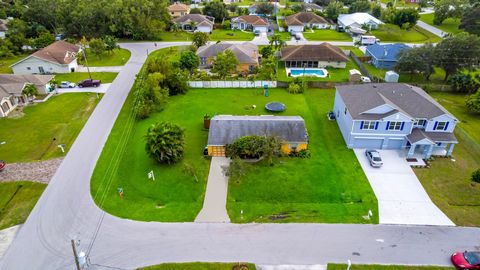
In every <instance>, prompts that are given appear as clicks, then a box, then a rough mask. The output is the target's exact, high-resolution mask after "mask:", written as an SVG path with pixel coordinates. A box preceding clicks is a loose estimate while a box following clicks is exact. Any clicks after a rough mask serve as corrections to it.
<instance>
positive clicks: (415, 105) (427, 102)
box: [336, 83, 455, 120]
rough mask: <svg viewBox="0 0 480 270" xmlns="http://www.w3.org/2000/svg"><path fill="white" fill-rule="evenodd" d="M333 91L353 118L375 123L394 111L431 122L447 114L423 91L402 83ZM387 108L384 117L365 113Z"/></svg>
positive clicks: (358, 86)
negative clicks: (378, 108) (389, 108)
mask: <svg viewBox="0 0 480 270" xmlns="http://www.w3.org/2000/svg"><path fill="white" fill-rule="evenodd" d="M336 89H337V91H338V93H339V95H340V96H341V97H342V99H343V102H344V103H345V106H347V108H348V111H349V112H350V115H351V116H352V118H353V119H357V120H379V119H382V118H384V117H387V116H389V115H392V114H395V113H397V112H402V113H404V114H406V115H407V116H408V117H411V118H412V119H421V118H424V119H432V118H434V117H437V116H441V115H444V114H447V115H450V116H451V117H453V118H455V117H454V116H453V115H452V114H450V113H449V112H448V111H447V110H446V109H445V108H444V107H443V106H442V105H440V104H439V103H438V102H437V101H435V100H434V99H433V98H432V97H431V96H429V95H428V94H427V93H426V92H425V91H423V90H422V89H421V88H419V87H415V86H412V85H409V84H404V83H368V84H356V85H337V86H336ZM384 104H387V105H390V106H391V107H392V108H393V110H392V111H391V112H388V113H385V114H372V113H366V112H367V111H369V110H371V109H373V108H376V107H378V106H381V105H384Z"/></svg>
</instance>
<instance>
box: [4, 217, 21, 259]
mask: <svg viewBox="0 0 480 270" xmlns="http://www.w3.org/2000/svg"><path fill="white" fill-rule="evenodd" d="M21 226H22V225H16V226H13V227H10V228H6V229H3V230H0V259H1V258H2V257H3V254H5V252H6V251H7V249H8V247H9V246H10V244H11V243H12V242H13V239H15V236H16V235H17V232H18V230H20V227H21Z"/></svg>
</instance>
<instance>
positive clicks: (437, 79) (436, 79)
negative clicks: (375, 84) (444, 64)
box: [363, 62, 445, 83]
mask: <svg viewBox="0 0 480 270" xmlns="http://www.w3.org/2000/svg"><path fill="white" fill-rule="evenodd" d="M363 65H364V66H365V68H366V69H367V70H368V72H370V74H371V75H373V76H376V77H378V78H382V79H383V78H385V72H387V71H389V70H388V69H378V68H376V67H375V66H373V65H371V64H369V63H366V62H364V63H363ZM399 75H400V77H399V82H405V83H443V78H444V77H445V71H444V70H443V69H441V68H437V67H436V68H435V72H434V73H433V74H432V75H431V76H430V80H429V81H426V80H425V78H424V77H423V76H422V75H421V74H407V73H400V74H399Z"/></svg>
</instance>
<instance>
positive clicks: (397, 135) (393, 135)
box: [351, 132, 408, 137]
mask: <svg viewBox="0 0 480 270" xmlns="http://www.w3.org/2000/svg"><path fill="white" fill-rule="evenodd" d="M351 134H352V135H365V134H368V133H353V132H352V133H351ZM372 135H375V136H387V137H388V136H392V137H401V136H407V135H408V134H382V133H380V134H379V133H372Z"/></svg>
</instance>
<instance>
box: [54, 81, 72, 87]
mask: <svg viewBox="0 0 480 270" xmlns="http://www.w3.org/2000/svg"><path fill="white" fill-rule="evenodd" d="M75 86H76V85H75V84H74V83H72V82H69V81H62V82H61V83H60V84H59V85H58V87H59V88H75Z"/></svg>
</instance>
